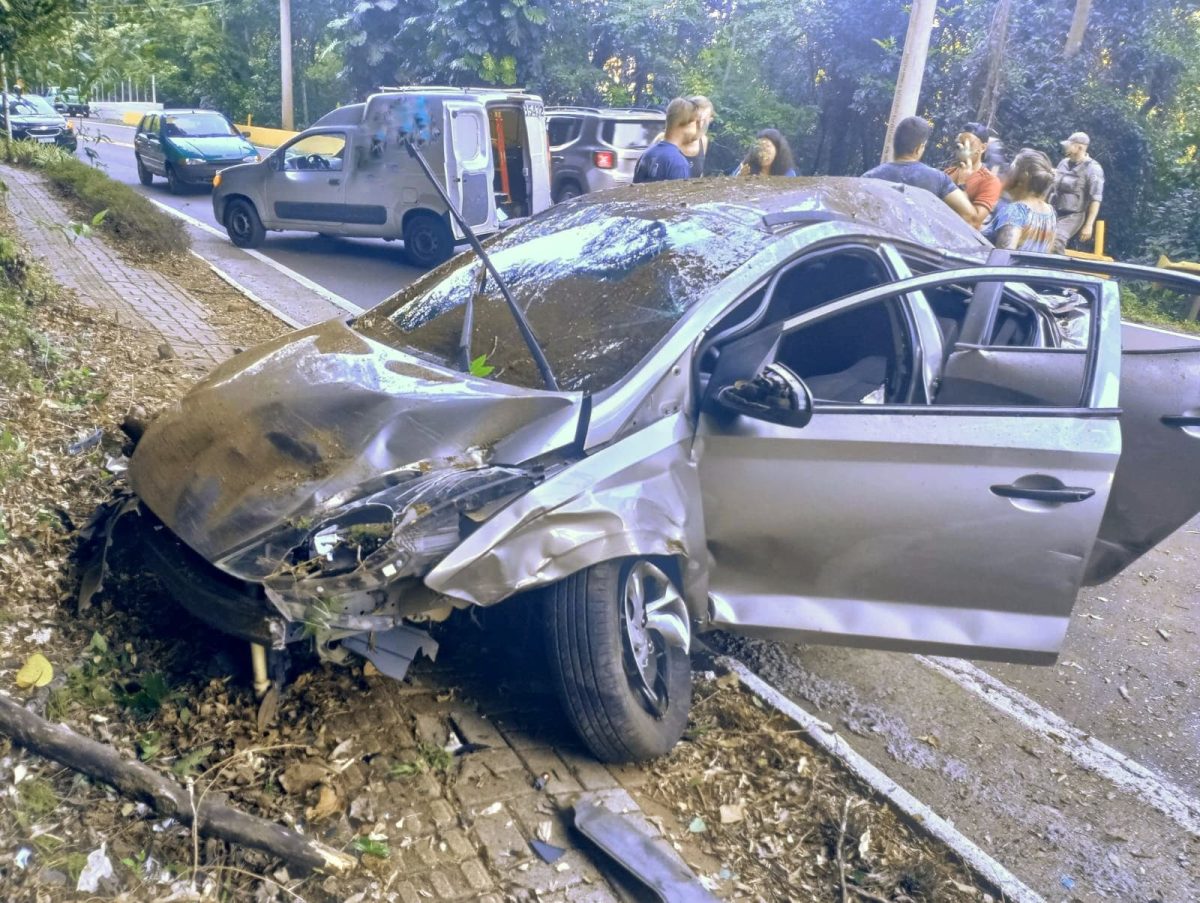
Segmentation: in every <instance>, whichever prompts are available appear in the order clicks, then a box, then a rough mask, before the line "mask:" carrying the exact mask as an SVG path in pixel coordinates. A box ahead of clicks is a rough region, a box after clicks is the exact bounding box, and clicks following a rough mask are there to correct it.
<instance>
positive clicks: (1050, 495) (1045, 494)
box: [992, 483, 1096, 502]
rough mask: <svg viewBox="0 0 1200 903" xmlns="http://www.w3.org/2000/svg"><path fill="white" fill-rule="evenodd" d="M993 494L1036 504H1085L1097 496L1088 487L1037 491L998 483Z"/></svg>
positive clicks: (1065, 487) (1067, 487) (1028, 487)
mask: <svg viewBox="0 0 1200 903" xmlns="http://www.w3.org/2000/svg"><path fill="white" fill-rule="evenodd" d="M992 493H993V494H994V495H998V496H1000V498H1002V499H1029V500H1030V501H1034V502H1085V501H1087V500H1088V499H1090V498H1091V497H1092V496H1093V495H1095V494H1096V490H1095V489H1088V488H1087V487H1086V486H1064V487H1063V488H1062V489H1035V488H1033V487H1032V486H1016V485H1014V484H1012V483H998V484H996V485H995V486H993V487H992Z"/></svg>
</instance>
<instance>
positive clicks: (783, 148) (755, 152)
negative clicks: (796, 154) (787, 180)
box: [734, 129, 796, 176]
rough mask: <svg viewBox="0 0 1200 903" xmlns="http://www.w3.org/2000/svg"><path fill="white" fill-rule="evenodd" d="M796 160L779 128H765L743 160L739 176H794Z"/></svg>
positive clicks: (738, 169) (738, 171) (737, 173)
mask: <svg viewBox="0 0 1200 903" xmlns="http://www.w3.org/2000/svg"><path fill="white" fill-rule="evenodd" d="M795 174H796V161H795V159H794V158H793V157H792V148H791V146H790V145H789V144H788V140H787V139H786V138H784V137H783V133H782V132H780V131H779V129H763V130H762V131H761V132H759V133H758V135H757V137H756V139H755V142H754V146H753V147H752V148H750V153H748V154H746V158H745V159H744V160H742V163H741V165H740V166H739V167H738V168H737V172H735V173H734V175H737V176H762V175H768V176H794V175H795Z"/></svg>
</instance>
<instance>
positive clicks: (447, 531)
mask: <svg viewBox="0 0 1200 903" xmlns="http://www.w3.org/2000/svg"><path fill="white" fill-rule="evenodd" d="M431 510H432V509H431V508H430V507H429V506H428V505H420V504H418V505H411V506H409V507H408V508H406V509H404V512H403V514H402V516H401V517H400V518H399V519H398V520H397V518H396V517H395V515H394V514H393V511H392V509H391V508H389V507H388V506H386V505H381V504H368V505H362V506H360V507H358V508H353V509H351V510H349V511H345V512H342V513H340V514H338V515H336V516H334V517H331V518H329V519H328V520H326V521H323V522H322V523H320V524H318V525H317V527H316V528H315V529H313V531H312V532H311V533H310V534H309V536H308V539H307V541H306V543H305V546H304V548H303V550H302V551H301V557H302V558H304V559H305V560H307V561H308V562H310V563H312V564H314V565H316V570H317V571H319V573H321V574H323V575H325V576H328V577H333V576H336V575H338V574H347V573H349V572H351V571H354V570H357V569H358V568H359V567H362V566H364V565H366V566H368V567H373V568H377V569H379V570H380V571H381V573H382V574H383V576H384V577H388V578H391V577H396V576H398V575H407V574H412V573H415V572H416V571H417V570H419V569H420V568H421V567H422V566H423V565H426V564H431V563H433V562H434V561H437V560H438V559H439V558H441V557H442V556H443V555H446V554H447V553H448V552H449V551H450V550H451V549H453V548H454V547H455V546H456V545H458V542H459V538H460V533H459V521H458V517H457V514H455V513H454V512H438V513H433V514H431ZM298 551H300V550H298Z"/></svg>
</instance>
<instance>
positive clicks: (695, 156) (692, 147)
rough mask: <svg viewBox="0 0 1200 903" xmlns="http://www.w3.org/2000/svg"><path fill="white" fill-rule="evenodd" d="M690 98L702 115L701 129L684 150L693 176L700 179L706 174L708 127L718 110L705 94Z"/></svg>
mask: <svg viewBox="0 0 1200 903" xmlns="http://www.w3.org/2000/svg"><path fill="white" fill-rule="evenodd" d="M688 100H690V101H691V102H692V103H694V104H695V105H696V111H697V112H698V114H699V116H700V118H699V120H698V125H699V129H700V131H699V133H698V134H697V135H696V140H695V141H691V142H689V143H688V144H686V145H685V146H684V147H683V148H682V150H683V155H684V156H685V157H687V159H688V166H690V167H691V168H692V178H693V179H698V178H700V177H701V176H702V175H704V158H705V157H706V156H708V127H709V126H710V125H712V121H713V119H715V118H716V115H717V111H716V108H715V107H714V106H713V102H712V101H711V100H709V99H708V98H707V97H705V96H704V95H703V94H696V95H693V96H692V97H689V98H688Z"/></svg>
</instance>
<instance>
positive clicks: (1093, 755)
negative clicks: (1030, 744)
mask: <svg viewBox="0 0 1200 903" xmlns="http://www.w3.org/2000/svg"><path fill="white" fill-rule="evenodd" d="M916 659H917V661H919V662H920V663H921V664H923V665H925V666H926V667H927V668H931V669H933V670H934V671H936V672H937V673H938V674H941V675H942V676H943V677H945V678H947V679H948V680H951V681H953V682H954V683H956V684H958V685H959V686H960V687H962V688H963V689H964V690H967V691H968V692H970V693H973V694H975V695H976V696H978V697H979V698H980V699H982V700H983V701H984V702H986V703H987V704H988V705H990V706H991V707H992V708H994V709H996V710H997V711H1000V712H1003V713H1004V714H1005V715H1008V716H1009V717H1011V718H1014V719H1016V720H1017V721H1019V722H1020V723H1021V724H1023V725H1024V726H1025V727H1027V728H1028V729H1029V730H1031V731H1033V732H1034V733H1037V734H1041V735H1042V736H1043V737H1046V738H1047V739H1048V740H1051V741H1053V742H1055V743H1057V745H1058V747H1059V749H1061V750H1062V751H1063V752H1064V753H1066V754H1067V755H1068V756H1070V757H1071V758H1072V759H1074V760H1075V763H1076V764H1077V765H1079V766H1081V767H1083V768H1086V769H1087V770H1088V771H1091V772H1094V773H1096V774H1098V775H1100V776H1101V777H1104V778H1107V779H1108V780H1109V781H1111V782H1112V783H1114V784H1116V785H1117V786H1118V787H1120V788H1122V789H1123V790H1126V791H1127V792H1129V793H1131V794H1133V795H1134V796H1137V797H1139V798H1140V799H1141V800H1142V801H1144V802H1146V803H1148V804H1149V805H1151V806H1153V807H1154V808H1155V809H1157V810H1158V811H1159V812H1161V813H1162V814H1163V815H1165V816H1167V817H1168V818H1170V819H1171V820H1172V821H1174V822H1175V823H1176V824H1178V825H1179V826H1180V827H1182V828H1183V829H1184V830H1186V831H1188V832H1189V833H1191V834H1192V835H1193V836H1197V837H1200V801H1197V800H1195V799H1193V798H1191V797H1190V796H1188V794H1187V793H1186V792H1184V791H1183V790H1181V789H1180V788H1179V787H1176V786H1175V785H1174V784H1172V783H1171V782H1170V781H1168V780H1166V779H1165V778H1163V777H1161V776H1160V775H1158V774H1156V773H1155V772H1153V771H1151V770H1150V769H1149V768H1147V767H1146V766H1144V765H1141V764H1139V763H1138V762H1135V761H1134V760H1133V759H1130V758H1129V757H1128V756H1126V755H1124V754H1123V753H1120V752H1118V751H1117V750H1115V749H1113V748H1112V747H1111V746H1108V745H1107V744H1105V743H1101V742H1100V741H1099V740H1097V739H1096V738H1095V737H1092V736H1089V735H1088V734H1086V733H1084V732H1083V731H1081V730H1080V729H1079V728H1077V727H1075V726H1074V725H1073V724H1071V723H1070V722H1068V721H1067V720H1066V719H1064V718H1062V717H1061V716H1060V715H1056V714H1055V713H1054V712H1051V711H1050V710H1049V709H1046V708H1044V707H1043V706H1041V705H1040V704H1039V703H1037V702H1035V701H1034V700H1032V699H1030V698H1029V697H1028V696H1025V695H1024V694H1023V693H1020V692H1018V691H1017V690H1014V689H1013V688H1012V687H1010V686H1008V684H1006V683H1004V682H1002V681H999V680H997V679H996V678H995V677H993V676H992V675H990V674H988V673H987V672H986V671H983V670H980V669H979V668H976V667H975V666H974V665H972V664H971V663H970V662H965V661H962V660H961V659H955V658H929V657H926V656H924V655H918V656H916Z"/></svg>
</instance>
